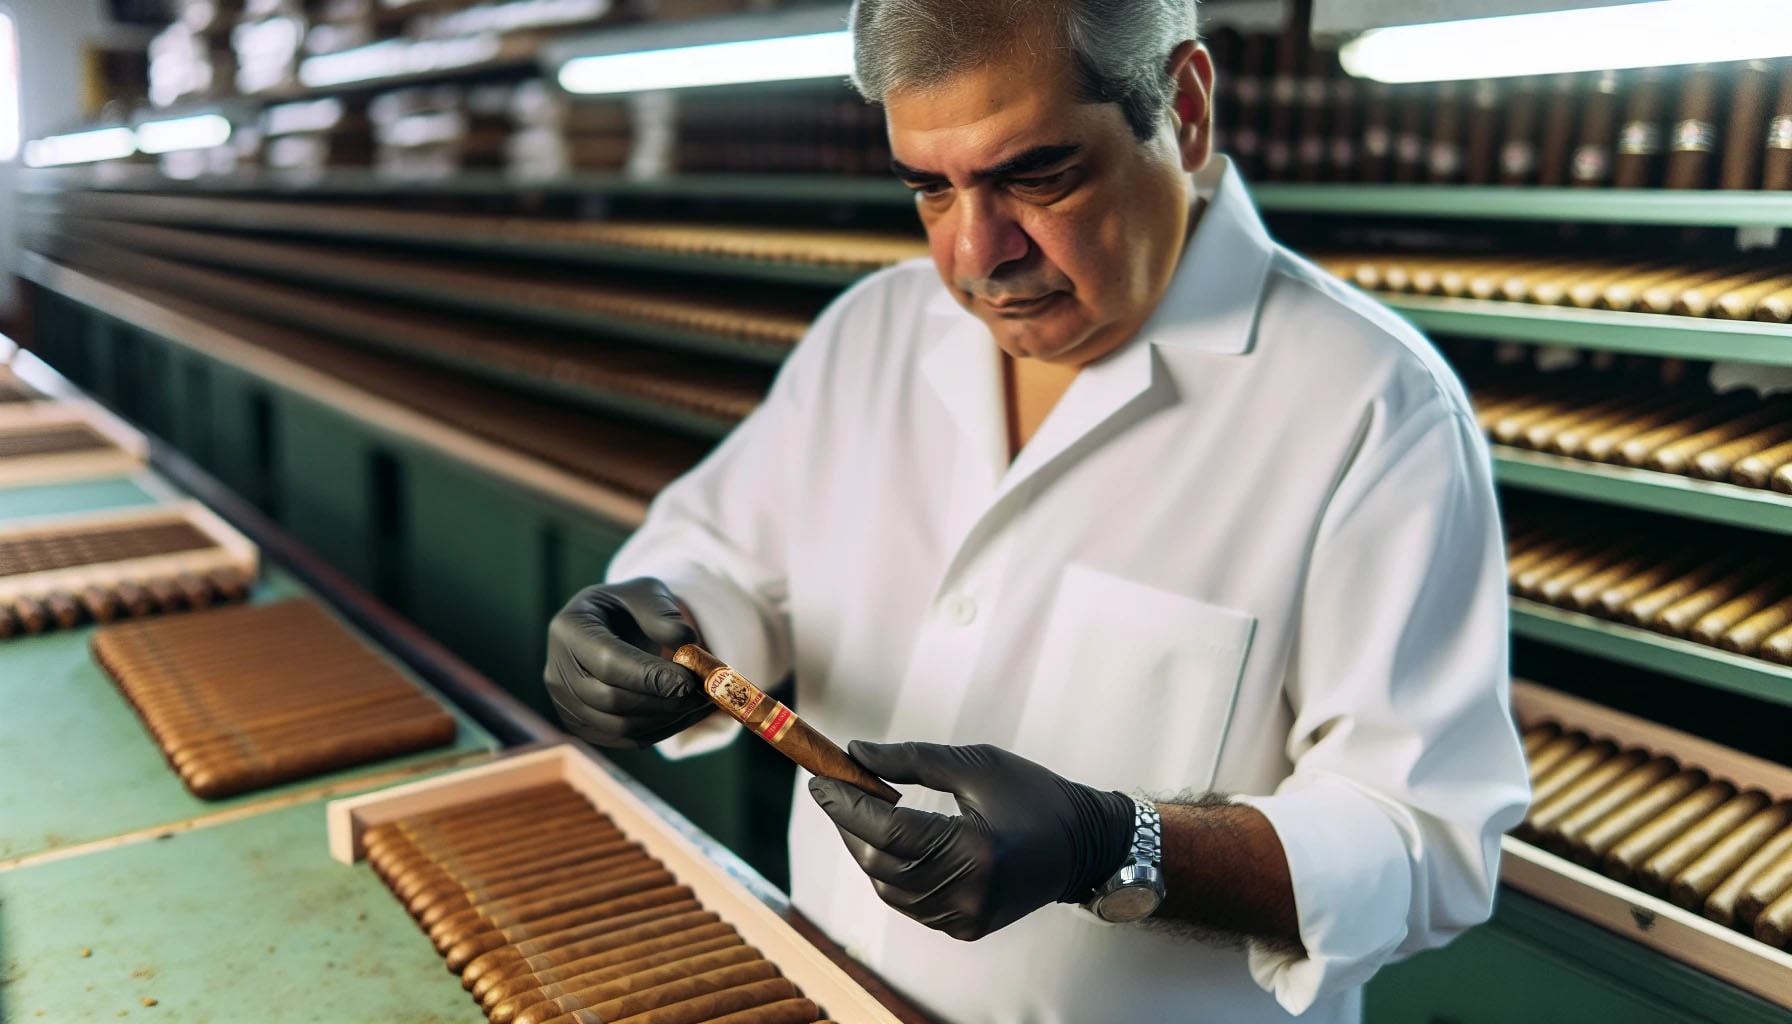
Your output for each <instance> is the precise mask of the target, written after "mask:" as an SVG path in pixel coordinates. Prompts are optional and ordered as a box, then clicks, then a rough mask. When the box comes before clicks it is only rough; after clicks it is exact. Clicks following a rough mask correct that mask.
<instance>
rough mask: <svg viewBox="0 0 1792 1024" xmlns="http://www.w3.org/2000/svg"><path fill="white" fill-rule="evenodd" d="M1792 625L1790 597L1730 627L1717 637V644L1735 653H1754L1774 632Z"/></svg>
mask: <svg viewBox="0 0 1792 1024" xmlns="http://www.w3.org/2000/svg"><path fill="white" fill-rule="evenodd" d="M1787 626H1792V597H1785V598H1781V599H1780V600H1778V601H1775V602H1774V603H1773V604H1770V605H1768V606H1767V607H1765V608H1762V609H1761V610H1759V611H1757V612H1755V613H1754V614H1752V615H1750V616H1748V617H1747V618H1745V619H1743V620H1742V621H1741V622H1738V623H1737V624H1736V625H1734V626H1732V627H1730V628H1729V629H1728V630H1726V631H1725V632H1724V633H1723V634H1722V635H1721V636H1719V637H1718V639H1717V646H1719V647H1722V648H1723V649H1724V650H1726V651H1734V652H1735V653H1737V654H1755V653H1757V652H1758V651H1759V650H1760V649H1761V645H1762V644H1764V643H1766V642H1767V639H1768V638H1769V637H1771V636H1773V635H1774V634H1775V633H1778V632H1780V631H1781V630H1783V629H1785V628H1786V627H1787Z"/></svg>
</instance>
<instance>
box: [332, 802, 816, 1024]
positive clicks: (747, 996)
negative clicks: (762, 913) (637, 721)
mask: <svg viewBox="0 0 1792 1024" xmlns="http://www.w3.org/2000/svg"><path fill="white" fill-rule="evenodd" d="M364 842H365V845H366V849H367V859H368V862H369V863H371V864H372V865H373V869H374V871H376V872H377V873H378V874H379V876H380V878H381V879H383V880H384V881H385V883H386V885H387V887H388V888H390V889H391V890H392V892H393V894H394V895H395V896H397V897H398V899H399V900H400V902H402V903H404V905H405V908H406V909H407V910H409V911H410V913H411V915H412V916H413V917H415V918H416V919H417V923H418V924H419V925H420V926H421V927H422V928H423V929H424V930H425V931H426V932H427V933H428V934H429V937H430V941H432V942H433V943H435V946H436V949H437V950H438V951H439V952H440V953H441V954H442V956H443V957H444V958H445V959H446V961H447V964H448V969H449V970H451V971H453V972H455V973H457V974H459V975H460V976H461V983H462V984H463V985H464V986H465V987H466V988H467V989H468V990H469V991H471V992H472V994H473V996H474V998H476V999H477V1000H479V1003H480V1005H481V1006H482V1007H483V1008H484V1010H485V1013H486V1015H487V1017H488V1018H489V1019H490V1020H491V1021H493V1022H494V1024H513V1022H514V1024H574V1022H584V1021H603V1022H608V1024H622V1022H626V1024H696V1022H699V1021H711V1022H716V1024H810V1022H814V1021H818V1020H820V1019H821V1017H822V1011H821V1009H820V1008H819V1007H817V1006H816V1005H815V1003H813V1002H811V1001H810V1000H808V999H806V998H804V997H803V994H802V993H801V992H800V991H798V990H797V988H796V986H795V985H793V984H792V983H791V982H790V981H789V980H787V979H786V978H784V977H783V976H782V973H781V972H780V971H779V969H778V967H777V965H776V964H774V963H772V962H771V961H770V960H768V959H767V958H766V957H765V956H764V955H762V954H761V953H760V951H759V950H757V949H756V948H754V947H752V946H749V945H747V944H746V942H745V941H744V940H743V939H742V938H741V936H740V935H739V934H738V933H737V932H736V931H735V929H734V928H733V927H732V926H731V925H729V924H727V923H726V922H724V921H722V920H721V919H720V918H719V917H718V916H717V915H716V914H714V913H712V912H710V911H707V910H705V909H704V908H703V907H702V906H701V905H699V904H698V902H697V900H696V899H695V897H694V896H693V894H692V892H691V890H690V889H689V888H687V887H685V886H683V885H681V884H679V881H678V879H676V878H674V877H673V876H672V874H671V873H670V872H669V871H667V870H666V868H665V866H664V865H663V864H661V863H660V861H659V860H657V859H656V858H655V857H653V856H652V855H651V854H650V853H648V852H647V851H646V850H645V849H643V848H642V847H641V846H640V845H639V844H637V843H635V842H633V841H631V840H630V839H629V838H628V837H627V836H625V835H624V834H623V833H622V831H621V830H620V829H618V828H617V826H616V825H615V823H614V822H613V821H612V820H611V819H610V818H609V817H608V816H607V815H605V814H603V813H602V812H600V811H598V810H597V809H596V808H594V807H593V806H592V805H591V803H590V802H589V801H588V800H587V799H586V798H585V797H584V796H583V795H581V794H580V793H579V792H578V791H577V790H575V789H573V788H572V787H571V786H569V785H567V784H566V783H564V782H555V783H551V784H547V785H540V786H536V787H533V788H530V789H525V790H520V791H515V792H510V793H506V794H504V795H501V796H496V797H489V798H486V799H481V800H469V801H466V802H463V803H460V804H456V805H454V806H452V807H449V808H446V809H441V810H435V811H430V812H427V813H422V814H416V815H412V816H410V817H406V818H401V819H399V820H396V821H393V822H389V823H387V824H382V825H377V826H375V827H373V828H371V829H369V830H368V831H367V833H366V834H365V836H364Z"/></svg>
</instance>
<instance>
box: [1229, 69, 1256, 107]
mask: <svg viewBox="0 0 1792 1024" xmlns="http://www.w3.org/2000/svg"><path fill="white" fill-rule="evenodd" d="M1232 92H1233V93H1234V94H1236V95H1237V96H1238V102H1240V103H1255V102H1257V101H1258V100H1260V99H1262V98H1263V80H1262V79H1261V78H1258V77H1257V76H1256V75H1239V76H1238V77H1237V78H1234V79H1233V80H1232Z"/></svg>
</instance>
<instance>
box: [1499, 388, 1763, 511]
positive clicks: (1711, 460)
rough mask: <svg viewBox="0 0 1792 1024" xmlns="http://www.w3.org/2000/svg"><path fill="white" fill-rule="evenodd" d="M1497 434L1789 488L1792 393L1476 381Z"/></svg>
mask: <svg viewBox="0 0 1792 1024" xmlns="http://www.w3.org/2000/svg"><path fill="white" fill-rule="evenodd" d="M1475 418H1476V419H1477V420H1478V421H1479V422H1480V424H1481V429H1482V430H1484V431H1486V432H1487V436H1488V437H1489V438H1490V439H1491V440H1493V441H1495V442H1498V443H1500V444H1507V445H1513V446H1515V447H1520V448H1530V449H1535V450H1537V451H1545V452H1552V453H1554V454H1557V455H1566V456H1568V457H1570V458H1577V459H1588V460H1592V461H1597V462H1607V463H1612V464H1614V465H1621V466H1633V467H1636V468H1638V469H1651V470H1655V471H1656V472H1660V473H1675V474H1679V475H1682V476H1692V477H1699V478H1702V479H1706V480H1722V481H1727V482H1729V483H1734V484H1737V485H1740V486H1743V487H1760V488H1772V489H1774V490H1777V491H1784V492H1786V493H1792V401H1788V400H1787V399H1786V398H1785V397H1775V398H1767V399H1763V398H1760V397H1758V396H1757V395H1756V394H1755V393H1754V392H1753V391H1749V390H1742V391H1736V392H1729V393H1726V394H1712V393H1710V392H1708V391H1703V390H1700V391H1689V390H1680V391H1663V390H1659V389H1653V390H1635V389H1623V390H1613V389H1603V390H1593V391H1589V390H1586V389H1584V387H1583V388H1582V389H1572V388H1561V387H1556V388H1550V387H1545V388H1543V389H1542V390H1541V391H1539V390H1537V389H1534V388H1533V389H1524V388H1518V387H1513V386H1510V385H1507V386H1505V387H1499V388H1478V389H1476V391H1475Z"/></svg>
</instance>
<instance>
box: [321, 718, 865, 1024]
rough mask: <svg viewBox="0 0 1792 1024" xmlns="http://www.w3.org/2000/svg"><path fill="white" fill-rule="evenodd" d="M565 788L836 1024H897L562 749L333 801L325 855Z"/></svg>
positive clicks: (586, 761)
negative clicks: (428, 817)
mask: <svg viewBox="0 0 1792 1024" xmlns="http://www.w3.org/2000/svg"><path fill="white" fill-rule="evenodd" d="M553 781H563V782H565V783H567V784H568V785H570V786H572V787H573V788H574V789H577V790H578V791H579V792H581V793H583V794H584V795H585V796H586V797H587V798H588V799H590V800H591V802H592V804H594V805H595V806H596V807H597V808H598V810H600V811H602V812H603V813H605V814H607V815H609V816H610V818H611V820H612V821H614V822H615V823H616V826H617V827H618V828H620V829H621V830H622V831H623V832H624V833H625V834H627V835H628V836H629V838H631V839H634V840H635V841H637V842H639V843H640V844H641V845H642V846H644V847H646V848H647V851H648V852H649V853H651V854H652V855H653V856H655V857H657V858H659V859H660V861H661V862H662V863H664V864H665V866H666V869H667V870H668V871H670V872H672V874H673V875H674V876H675V877H676V878H677V879H678V881H679V882H680V883H681V884H683V885H686V886H689V887H690V888H691V890H692V892H694V893H695V894H696V896H697V899H698V901H699V902H701V903H702V904H703V905H704V906H705V907H706V908H707V909H709V910H711V911H713V912H714V913H716V914H717V915H719V916H720V917H722V919H723V920H725V921H727V922H728V923H729V924H731V925H733V926H734V927H735V928H736V929H737V930H738V931H739V932H740V933H741V936H742V937H743V938H745V939H746V941H747V942H748V943H750V944H752V945H754V946H757V947H758V948H759V950H760V951H761V952H763V953H764V954H765V955H766V956H767V957H768V958H770V959H771V960H772V961H774V962H775V963H777V965H778V967H779V969H780V970H782V971H783V972H784V974H785V975H786V976H787V977H789V978H790V980H791V981H792V982H794V983H795V984H796V985H797V986H798V987H800V988H801V989H802V990H803V993H804V995H806V996H808V997H809V998H810V999H813V1000H814V1001H815V1002H816V1003H818V1004H820V1005H821V1006H822V1007H824V1008H825V1009H826V1010H827V1011H828V1013H829V1014H830V1015H831V1016H832V1017H833V1018H834V1019H837V1020H851V1021H863V1022H867V1024H899V1021H900V1018H898V1017H897V1016H896V1015H895V1014H893V1013H891V1012H890V1010H888V1009H887V1008H885V1007H884V1005H883V1004H882V1003H880V1002H878V1001H877V1000H876V999H875V998H873V997H872V996H871V995H870V993H868V992H866V991H865V990H864V989H863V988H861V987H860V986H859V985H858V984H857V983H855V982H854V981H853V980H852V979H851V978H849V977H848V976H847V975H846V972H845V971H843V970H841V969H840V967H838V966H837V965H835V964H834V962H833V961H831V960H829V959H828V958H827V956H826V955H825V954H824V953H822V952H821V950H819V949H817V948H816V947H815V946H814V945H812V944H810V943H809V942H808V941H806V940H804V939H803V938H802V937H801V936H800V935H798V934H797V932H796V931H795V929H793V928H792V927H791V926H790V924H789V923H788V922H786V921H785V920H784V919H783V918H782V917H780V916H779V915H778V914H777V913H776V912H775V911H773V910H772V909H771V908H770V907H767V906H766V905H765V904H764V903H762V902H760V901H759V900H758V899H756V898H755V897H754V896H753V895H752V894H751V893H750V892H748V891H747V889H746V888H745V887H744V886H742V885H741V884H740V883H739V882H737V881H735V880H734V879H733V878H731V877H730V876H728V875H727V874H725V873H723V872H721V871H718V870H717V869H716V867H715V865H714V864H713V863H712V862H711V861H710V860H709V858H707V857H705V856H704V855H703V853H702V851H700V850H699V849H698V848H697V846H696V845H695V844H693V843H692V842H691V841H690V840H689V839H687V838H686V837H684V836H683V835H681V834H679V833H677V832H675V831H673V830H672V829H671V828H669V827H668V826H667V825H666V824H665V823H664V822H663V821H662V820H661V819H660V818H659V817H658V816H657V815H655V814H654V813H653V812H652V811H651V810H650V809H649V808H648V806H647V805H646V804H645V803H644V802H643V801H642V800H641V799H640V798H639V797H637V796H635V795H634V794H633V793H631V792H629V791H628V789H627V788H626V787H624V786H623V785H622V784H621V783H619V782H617V781H616V780H615V779H614V778H612V777H611V776H610V774H609V773H608V772H606V771H604V770H603V769H602V768H600V767H599V766H598V765H597V764H596V763H595V762H593V761H592V760H591V759H590V758H588V757H586V756H585V755H584V754H582V753H580V752H579V751H578V750H577V749H575V748H574V747H571V746H567V745H561V746H554V747H549V748H547V749H544V750H536V751H531V752H529V753H525V754H520V755H518V756H515V757H507V758H504V759H501V760H499V761H495V762H492V763H490V764H485V765H480V766H478V767H475V768H470V769H467V770H465V771H460V772H455V773H452V774H449V775H443V776H438V777H436V778H433V779H427V780H424V781H422V782H415V783H411V784H410V785H406V786H400V787H398V788H396V789H390V790H385V791H383V792H379V793H372V794H368V795H366V796H361V797H353V798H350V799H348V800H338V801H335V802H333V803H331V804H330V806H329V810H328V818H327V822H328V830H329V842H330V855H331V856H333V857H335V858H336V859H337V860H339V861H342V862H343V863H345V864H351V863H354V862H355V861H357V860H359V859H360V858H361V857H362V856H364V855H365V853H366V849H365V846H364V844H363V839H362V837H363V836H364V835H365V834H366V831H367V829H369V828H371V827H373V826H375V825H378V824H381V823H384V822H388V821H393V820H395V819H397V818H402V817H406V816H408V815H412V814H419V813H423V812H426V811H431V810H436V809H439V808H442V807H448V806H452V805H454V804H459V803H463V802H466V801H469V800H478V799H481V798H483V797H490V796H496V795H499V794H502V793H507V792H513V791H516V790H521V789H526V788H528V787H530V786H537V785H541V784H543V783H547V782H553Z"/></svg>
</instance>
